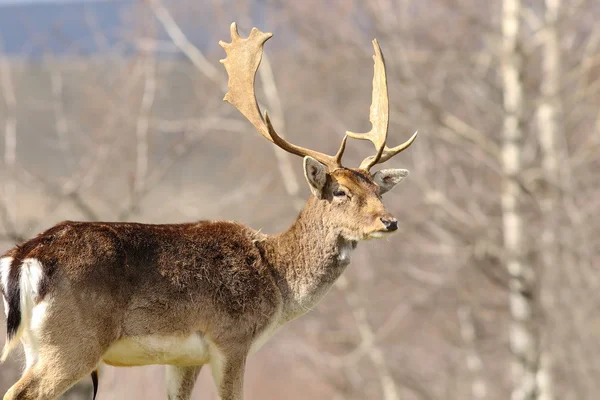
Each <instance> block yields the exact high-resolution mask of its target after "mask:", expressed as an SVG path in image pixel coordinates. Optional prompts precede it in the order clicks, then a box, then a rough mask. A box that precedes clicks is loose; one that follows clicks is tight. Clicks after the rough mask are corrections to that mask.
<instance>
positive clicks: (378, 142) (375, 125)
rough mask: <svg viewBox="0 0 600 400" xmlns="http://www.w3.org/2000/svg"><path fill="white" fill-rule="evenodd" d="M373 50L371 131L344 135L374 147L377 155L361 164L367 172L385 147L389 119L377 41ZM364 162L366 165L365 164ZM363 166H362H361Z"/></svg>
mask: <svg viewBox="0 0 600 400" xmlns="http://www.w3.org/2000/svg"><path fill="white" fill-rule="evenodd" d="M373 48H374V49H375V55H374V56H373V60H374V61H375V67H374V73H373V95H372V102H371V109H370V113H369V121H371V130H370V131H369V132H365V133H354V132H350V131H347V132H346V135H348V136H350V137H351V138H354V139H360V140H369V141H371V143H373V145H374V146H375V149H376V150H377V153H376V154H375V156H370V157H368V158H367V159H369V161H368V162H366V161H367V159H365V161H363V163H362V164H361V168H362V169H366V170H367V171H368V170H369V169H370V168H371V167H372V166H373V165H375V164H377V162H378V161H379V159H380V157H381V155H382V153H383V151H384V147H385V141H386V139H387V131H388V117H389V104H388V103H389V100H388V90H387V78H386V74H385V61H384V59H383V54H382V53H381V48H380V47H379V43H378V42H377V39H375V40H373ZM365 162H366V163H365ZM363 165H364V166H363Z"/></svg>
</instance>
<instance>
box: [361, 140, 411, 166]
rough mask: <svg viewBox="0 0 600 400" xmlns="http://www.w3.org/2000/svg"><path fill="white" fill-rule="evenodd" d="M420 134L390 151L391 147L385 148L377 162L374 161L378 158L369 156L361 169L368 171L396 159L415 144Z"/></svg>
mask: <svg viewBox="0 0 600 400" xmlns="http://www.w3.org/2000/svg"><path fill="white" fill-rule="evenodd" d="M418 133H419V131H416V132H415V133H413V135H412V136H411V137H410V139H408V140H407V141H406V142H404V143H402V144H400V145H398V146H396V147H394V148H391V149H390V148H389V147H387V146H385V148H384V149H383V153H381V156H380V157H379V160H377V161H375V162H373V161H374V160H375V157H376V156H369V157H367V158H365V159H364V160H363V162H362V163H361V164H360V168H361V169H365V170H367V171H368V170H369V169H370V168H371V167H372V166H373V165H375V164H382V163H384V162H386V161H387V160H389V159H390V158H392V157H394V156H395V155H396V154H398V153H400V152H401V151H403V150H406V149H407V148H408V147H409V146H410V145H411V144H413V142H414V141H415V139H416V138H417V134H418Z"/></svg>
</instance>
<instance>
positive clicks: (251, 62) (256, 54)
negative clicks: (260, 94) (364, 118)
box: [219, 22, 347, 170]
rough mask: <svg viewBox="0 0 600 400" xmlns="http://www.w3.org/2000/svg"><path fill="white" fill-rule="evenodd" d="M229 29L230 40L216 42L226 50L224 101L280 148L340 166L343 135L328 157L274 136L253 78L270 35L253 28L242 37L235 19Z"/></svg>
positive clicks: (344, 144)
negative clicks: (257, 98)
mask: <svg viewBox="0 0 600 400" xmlns="http://www.w3.org/2000/svg"><path fill="white" fill-rule="evenodd" d="M230 30H231V43H225V42H223V41H220V42H219V45H220V46H221V47H223V49H225V53H227V58H225V59H223V60H221V64H223V65H224V66H225V69H226V70H227V74H228V75H229V82H228V83H227V87H228V88H229V91H228V92H227V94H226V95H225V98H224V99H223V100H226V101H228V102H229V103H231V104H232V105H233V106H235V108H237V109H238V110H239V111H240V112H241V113H242V114H243V115H244V117H246V118H247V119H248V121H250V122H251V123H252V125H254V127H255V128H256V130H258V132H260V134H261V135H263V136H264V137H265V138H266V139H268V140H269V141H271V142H273V143H274V144H275V145H277V146H279V147H280V148H282V149H283V150H285V151H287V152H289V153H292V154H296V155H298V156H301V157H304V156H310V157H313V158H314V159H316V160H317V161H319V162H320V163H322V164H324V165H326V166H327V167H329V169H330V170H334V169H336V168H341V167H342V155H343V154H344V149H345V147H346V139H347V138H346V137H344V139H343V140H342V144H341V145H340V149H339V150H338V152H337V154H336V155H335V156H329V155H327V154H323V153H319V152H318V151H314V150H310V149H305V148H304V147H300V146H296V145H294V144H291V143H289V142H287V141H286V140H284V139H283V138H281V137H280V136H279V135H277V132H275V129H273V126H272V125H271V121H270V120H269V116H268V114H267V113H266V112H265V117H264V118H263V116H262V114H261V112H260V108H259V107H258V103H257V101H256V95H255V93H254V77H255V75H256V71H257V70H258V66H259V65H260V61H261V60H262V53H263V45H264V44H265V42H266V41H267V40H269V39H270V38H271V36H273V34H272V33H265V32H261V31H259V30H258V29H256V28H252V31H251V32H250V36H248V38H247V39H243V38H242V37H240V35H239V33H238V30H237V25H236V23H235V22H234V23H232V24H231V27H230Z"/></svg>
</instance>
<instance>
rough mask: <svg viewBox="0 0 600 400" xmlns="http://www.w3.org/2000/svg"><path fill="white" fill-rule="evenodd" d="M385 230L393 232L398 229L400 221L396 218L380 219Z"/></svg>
mask: <svg viewBox="0 0 600 400" xmlns="http://www.w3.org/2000/svg"><path fill="white" fill-rule="evenodd" d="M379 219H380V220H381V223H382V224H383V226H385V229H386V230H388V231H390V232H393V231H395V230H396V229H398V220H397V219H396V218H379Z"/></svg>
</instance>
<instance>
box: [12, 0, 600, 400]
mask: <svg viewBox="0 0 600 400" xmlns="http://www.w3.org/2000/svg"><path fill="white" fill-rule="evenodd" d="M598 20H600V3H599V2H597V1H596V0H522V1H520V0H490V1H485V2H484V1H480V0H372V1H357V0H354V1H352V0H340V1H336V0H331V1H317V0H304V1H297V2H289V1H284V0H248V1H233V0H212V1H211V0H205V1H191V0H189V1H183V0H179V1H166V0H162V1H161V0H146V1H135V0H122V1H119V0H113V1H110V0H105V1H93V0H88V1H84V0H79V1H77V0H72V1H64V0H63V1H51V0H44V1H42V0H39V1H27V0H0V163H1V167H0V252H4V251H6V250H8V249H9V248H10V247H12V246H13V245H14V244H15V243H18V242H21V241H23V240H26V239H28V238H30V237H32V236H34V235H35V234H37V233H38V232H39V231H41V230H43V229H46V228H48V227H50V226H52V225H53V224H55V223H57V222H59V221H61V220H64V219H71V220H88V221H94V220H110V221H139V222H150V223H166V222H183V221H191V220H198V219H228V220H238V221H241V222H243V223H246V224H248V225H250V226H252V227H253V228H256V229H262V230H263V231H264V232H267V233H277V232H279V231H282V230H284V229H285V228H287V227H288V226H289V225H290V224H291V223H292V222H293V220H294V219H295V216H296V215H297V212H298V210H299V209H300V208H301V207H302V205H303V203H304V201H305V200H306V199H307V198H308V195H309V190H308V188H307V185H306V184H305V182H304V178H303V177H302V163H301V160H300V158H298V157H295V156H290V155H288V154H285V153H284V152H283V151H282V150H279V149H276V148H275V146H273V145H271V144H269V143H268V142H267V141H266V140H264V139H263V138H262V137H260V135H259V134H258V133H257V132H256V131H255V130H254V129H253V128H252V126H251V125H250V124H249V123H248V122H247V121H245V120H243V119H242V118H241V116H240V115H239V113H238V112H237V110H235V109H234V108H233V107H232V106H231V105H229V104H227V103H224V102H222V98H223V95H224V93H225V92H226V89H225V86H226V83H227V79H226V74H225V70H224V68H222V66H221V65H220V64H219V63H218V60H219V59H220V58H223V57H224V56H225V54H224V51H223V50H222V49H221V48H220V47H219V46H218V44H217V43H218V41H219V40H226V41H229V24H230V23H231V22H232V21H236V22H237V23H238V26H239V28H240V33H242V34H243V35H247V34H248V33H249V31H250V28H252V27H253V26H257V27H258V28H260V29H261V30H263V31H267V32H273V33H274V34H275V36H274V38H273V39H271V40H270V41H269V42H268V43H267V45H266V57H265V59H264V61H263V64H262V66H261V69H260V72H259V77H258V84H257V95H258V97H259V100H260V101H261V102H262V104H263V108H264V109H268V110H269V112H270V114H271V115H272V116H273V118H272V119H273V122H274V125H275V127H276V128H277V129H278V131H279V132H280V133H283V134H284V135H285V136H286V137H287V138H288V139H289V140H290V141H292V142H293V143H296V144H299V145H302V146H305V147H311V148H314V149H316V150H319V151H323V152H326V153H329V154H332V153H334V152H335V150H336V149H337V148H338V145H339V142H340V140H341V139H342V137H343V134H344V131H345V130H346V129H349V130H354V131H362V130H367V129H368V127H369V122H368V116H369V105H370V102H371V81H372V74H373V62H372V58H371V56H372V54H373V49H372V46H371V40H372V39H373V38H375V37H376V38H377V39H378V40H379V42H380V44H381V47H382V50H383V53H384V55H385V59H386V64H387V70H388V85H389V90H390V131H389V136H388V137H389V139H388V141H389V142H390V145H396V144H398V143H400V142H402V141H404V140H406V139H407V138H408V137H409V136H410V135H411V134H412V133H413V132H414V131H415V130H419V132H420V135H419V138H418V139H417V141H416V143H415V144H414V145H413V146H412V147H411V148H410V149H409V150H408V151H406V152H404V153H402V155H400V156H398V157H396V158H394V159H393V160H392V161H390V162H389V163H387V164H386V165H385V166H386V167H402V168H408V169H410V170H411V175H410V177H409V179H407V180H406V181H405V182H403V183H402V184H401V185H400V186H399V187H398V188H397V189H396V190H395V191H394V192H392V193H390V194H388V195H386V198H385V202H386V204H387V207H388V209H389V210H390V211H391V212H392V213H394V214H395V215H396V216H397V217H398V219H399V220H400V233H399V234H396V235H394V236H392V237H391V238H389V239H387V240H383V241H376V242H369V243H363V244H361V245H359V246H358V249H357V251H356V253H355V255H354V257H353V262H352V264H351V265H350V267H349V268H348V270H347V271H346V273H345V274H344V276H343V277H342V278H341V279H340V281H339V282H338V284H336V286H335V287H334V289H332V291H331V292H330V294H329V295H328V296H327V297H326V298H325V299H324V301H323V302H322V303H321V304H320V305H319V306H318V307H317V308H316V309H315V310H314V311H312V312H310V313H309V314H307V315H305V316H304V317H302V318H300V319H299V320H296V321H294V322H292V323H290V324H289V325H287V326H286V327H285V328H283V329H282V330H281V331H280V332H279V333H278V335H277V336H275V337H274V338H273V339H272V340H271V341H270V342H269V343H268V344H267V345H265V346H264V347H263V348H262V350H261V351H260V352H259V353H257V354H255V355H254V356H252V357H251V358H250V360H249V362H248V366H247V373H246V384H245V393H246V398H247V399H250V400H252V399H290V400H294V399H306V398H311V399H313V400H317V399H319V400H320V399H323V400H325V399H336V400H337V399H357V400H358V399H384V400H400V399H401V400H420V399H422V400H433V399H440V400H441V399H460V400H463V399H489V400H492V399H513V400H521V399H522V400H526V399H528V400H533V399H543V400H552V399H560V400H569V399H574V400H584V399H597V398H598V397H599V396H600V340H599V338H600V311H599V304H600V290H599V286H600V275H599V273H598V267H599V266H600V265H599V261H598V260H600V254H599V253H600V221H599V220H598V218H597V214H598V212H599V211H600V173H599V168H600V157H599V155H600V113H599V112H600V107H599V105H600V25H598V23H597V21H598ZM371 153H372V147H371V146H370V144H365V143H363V142H359V141H351V142H350V143H349V146H348V149H347V151H346V156H345V165H349V166H357V165H358V164H359V162H360V160H362V159H363V158H364V157H365V156H367V155H369V154H371ZM4 334H5V330H4V328H2V329H1V333H0V336H2V339H0V341H3V338H4ZM22 365H23V356H22V354H19V352H15V353H13V355H12V357H11V358H10V360H9V362H7V363H5V364H3V365H2V366H0V371H1V373H0V393H4V392H5V391H6V390H7V389H8V388H9V387H10V385H12V384H13V383H14V382H15V381H16V380H17V379H18V376H19V374H20V372H21V369H22ZM163 372H164V371H163V367H160V366H152V367H144V368H122V369H118V368H112V367H108V366H105V367H102V369H101V371H100V395H99V398H100V399H163V398H164V397H165V395H164V393H165V383H164V373H163ZM90 393H91V380H90V379H89V378H88V379H86V380H84V381H83V382H81V383H80V384H78V385H77V386H76V387H74V388H73V389H72V390H71V391H70V392H69V394H68V395H67V398H72V399H83V398H91V394H90ZM194 399H216V395H215V390H214V386H213V383H212V380H211V376H210V371H209V368H205V369H204V371H202V374H201V376H200V378H199V382H198V385H197V386H196V390H195V392H194Z"/></svg>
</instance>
